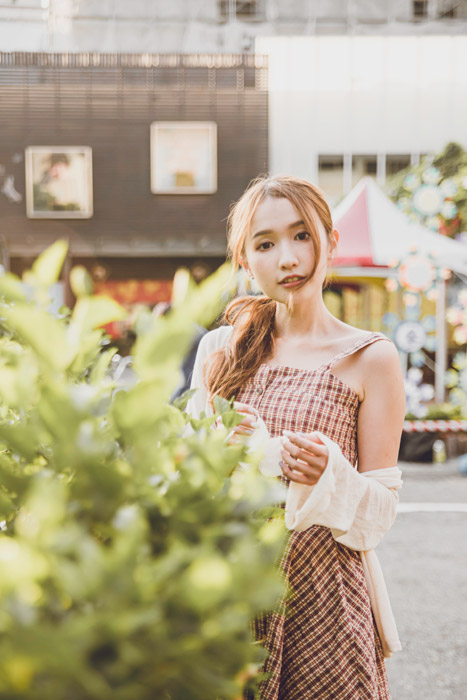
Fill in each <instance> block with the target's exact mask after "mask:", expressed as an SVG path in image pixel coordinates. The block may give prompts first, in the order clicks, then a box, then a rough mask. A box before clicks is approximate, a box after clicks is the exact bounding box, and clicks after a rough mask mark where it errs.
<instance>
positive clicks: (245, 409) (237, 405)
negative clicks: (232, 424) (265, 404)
mask: <svg viewBox="0 0 467 700" xmlns="http://www.w3.org/2000/svg"><path fill="white" fill-rule="evenodd" d="M233 407H234V409H235V410H236V411H237V413H248V414H251V415H252V416H256V418H258V417H259V413H258V411H257V410H256V408H253V406H250V405H249V404H247V403H241V402H240V401H234V403H233Z"/></svg>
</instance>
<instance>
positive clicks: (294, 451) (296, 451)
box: [281, 437, 315, 462]
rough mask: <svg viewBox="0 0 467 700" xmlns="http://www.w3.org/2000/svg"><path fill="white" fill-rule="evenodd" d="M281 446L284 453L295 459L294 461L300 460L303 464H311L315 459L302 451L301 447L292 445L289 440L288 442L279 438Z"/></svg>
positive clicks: (310, 454) (286, 439) (305, 451)
mask: <svg viewBox="0 0 467 700" xmlns="http://www.w3.org/2000/svg"><path fill="white" fill-rule="evenodd" d="M281 445H282V447H283V448H284V449H285V451H286V452H288V453H289V454H290V455H292V457H295V459H302V460H303V461H304V462H311V461H312V460H314V459H315V455H313V454H312V453H311V452H308V451H307V450H305V449H303V448H302V447H298V446H297V445H293V444H292V443H291V442H290V440H288V438H285V437H283V438H281Z"/></svg>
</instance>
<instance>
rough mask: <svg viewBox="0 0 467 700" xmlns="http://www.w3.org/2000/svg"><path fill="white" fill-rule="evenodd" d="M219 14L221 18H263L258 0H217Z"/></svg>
mask: <svg viewBox="0 0 467 700" xmlns="http://www.w3.org/2000/svg"><path fill="white" fill-rule="evenodd" d="M219 14H220V17H221V19H223V20H234V19H240V20H252V19H253V20H258V19H264V17H263V13H262V12H261V2H260V0H219Z"/></svg>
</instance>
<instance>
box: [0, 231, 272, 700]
mask: <svg viewBox="0 0 467 700" xmlns="http://www.w3.org/2000/svg"><path fill="white" fill-rule="evenodd" d="M65 255H66V245H65V244H64V243H63V242H57V243H56V244H54V246H52V247H51V248H50V249H49V250H48V251H46V252H45V253H44V254H43V255H42V256H41V257H40V258H39V259H38V260H37V261H36V263H35V264H34V266H33V268H32V270H31V271H30V272H29V273H28V275H26V278H25V279H26V281H27V282H28V284H29V285H30V287H31V288H32V289H33V298H32V299H31V300H30V301H27V300H26V296H25V293H24V290H23V286H22V284H21V282H20V280H19V279H18V278H16V277H15V276H14V275H11V274H6V275H4V276H2V277H0V298H1V300H2V301H1V304H0V324H1V337H0V528H1V530H2V532H1V533H0V565H1V568H2V573H1V576H0V698H5V699H6V698H8V699H13V698H23V699H25V700H46V699H47V700H50V699H51V698H57V699H58V698H60V699H65V698H66V699H67V700H92V699H96V700H97V699H99V700H106V699H109V700H110V699H112V700H118V699H120V700H129V698H131V700H149V699H151V700H152V699H155V698H158V699H159V698H160V699H161V700H164V699H165V700H209V699H210V698H212V699H213V700H214V699H215V698H226V699H227V698H236V697H240V695H241V691H242V686H243V683H244V681H243V679H244V678H245V676H247V675H248V674H249V669H251V664H257V663H258V662H259V661H260V660H261V659H262V658H263V653H264V652H263V651H262V649H261V648H260V647H259V646H257V645H254V644H252V643H251V640H250V632H249V622H250V620H251V618H252V617H253V616H254V615H255V614H257V613H258V612H259V611H260V610H263V609H268V608H270V607H271V606H273V605H274V603H275V601H276V600H277V598H278V596H280V595H281V594H282V592H283V590H282V583H281V582H280V581H279V577H278V574H277V572H276V568H275V562H276V561H277V557H278V556H279V555H280V550H281V543H282V540H283V525H282V521H281V519H280V518H275V517H271V516H272V515H274V513H275V512H276V511H275V508H274V506H273V504H274V503H277V502H278V501H279V500H281V494H280V493H279V491H278V489H279V485H278V484H276V483H274V482H267V481H266V480H265V479H263V478H261V477H260V476H259V475H258V473H257V471H256V470H255V458H254V457H253V456H251V455H249V454H248V452H247V449H246V447H245V445H243V444H239V445H235V446H229V445H228V444H227V443H226V440H225V437H226V435H227V432H228V429H229V427H230V426H232V425H233V424H234V423H235V422H236V421H238V420H239V417H238V415H237V414H236V413H235V412H234V411H233V410H232V407H231V405H230V404H228V403H227V402H223V401H218V402H217V408H218V410H219V412H220V413H221V414H222V416H223V422H224V425H225V429H223V430H222V429H221V430H213V429H211V426H212V422H213V418H209V417H203V418H202V419H201V420H197V421H190V418H189V417H188V416H187V415H186V413H185V412H184V408H185V405H186V401H187V398H188V397H187V396H185V397H182V398H181V399H180V400H179V401H178V402H177V404H176V405H175V406H171V405H169V404H168V397H169V396H170V394H171V392H172V390H173V388H174V386H175V385H176V383H177V380H178V367H179V364H180V360H181V358H182V357H183V355H184V353H185V352H186V350H187V348H188V347H189V345H190V342H191V338H192V327H193V322H194V321H196V322H197V323H205V324H206V323H207V322H211V321H212V320H213V319H214V318H215V317H216V315H217V314H218V313H219V311H220V310H221V308H222V304H223V302H222V294H221V289H222V288H223V286H224V285H225V281H226V279H227V276H228V274H229V271H228V269H227V267H226V266H224V267H223V268H221V269H220V270H219V271H218V272H217V273H216V274H215V275H213V276H212V277H211V278H209V279H208V280H207V281H206V282H204V283H203V284H202V285H201V286H200V288H199V289H197V290H195V288H194V286H193V285H192V283H191V281H190V279H189V278H188V277H187V276H186V275H185V276H184V275H183V274H182V275H179V277H178V283H177V285H176V293H175V297H174V309H173V311H172V312H171V313H170V314H168V315H167V316H162V317H158V318H155V317H153V316H151V315H150V314H142V315H141V316H140V317H139V319H138V322H137V340H136V343H135V346H134V353H133V354H134V371H135V373H136V375H137V377H138V381H137V382H136V384H135V385H134V386H132V387H131V388H130V389H126V390H122V389H121V387H119V386H118V385H117V384H116V382H115V380H114V379H113V376H112V371H111V367H112V358H113V355H114V350H112V349H109V348H108V347H107V345H106V340H105V336H104V333H103V331H102V330H101V329H100V326H101V325H103V324H105V323H107V322H110V321H113V320H116V319H121V318H122V317H123V316H124V311H123V310H122V309H121V307H119V306H118V305H117V304H116V303H115V302H113V301H112V300H110V299H105V298H101V297H94V296H92V285H91V283H90V280H89V278H87V276H86V273H85V271H84V270H83V269H82V268H81V269H80V268H77V269H75V270H74V271H73V274H72V276H71V281H72V284H73V288H74V291H75V294H76V295H77V303H76V305H75V307H74V309H73V311H72V312H70V311H67V310H64V312H63V314H62V316H61V317H60V318H56V317H54V316H52V315H51V314H50V313H48V312H47V310H46V308H47V305H48V294H47V289H48V288H49V286H50V285H51V284H52V283H53V282H54V281H56V280H57V279H58V276H59V273H60V268H61V265H62V263H63V260H64V257H65ZM180 280H181V282H180ZM188 424H191V429H190V430H188V429H187V425H188ZM240 462H241V463H242V465H243V466H240V467H239V463H240Z"/></svg>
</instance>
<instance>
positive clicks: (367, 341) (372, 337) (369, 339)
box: [325, 332, 391, 369]
mask: <svg viewBox="0 0 467 700" xmlns="http://www.w3.org/2000/svg"><path fill="white" fill-rule="evenodd" d="M377 340H387V341H388V342H391V340H390V339H389V338H388V337H387V336H385V335H384V334H383V333H377V332H374V333H370V334H369V335H367V336H366V338H361V339H360V340H357V342H356V343H354V344H353V345H351V346H350V347H349V348H347V350H343V351H342V352H340V353H339V354H338V355H336V356H335V357H333V358H332V360H330V361H329V362H328V363H327V365H326V366H325V367H326V369H331V368H332V367H333V366H334V364H335V363H336V362H337V361H338V360H342V359H343V358H344V357H348V356H349V355H353V354H354V353H355V352H357V351H358V350H361V349H362V348H365V347H366V346H367V345H371V344H372V343H374V342H376V341H377Z"/></svg>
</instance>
